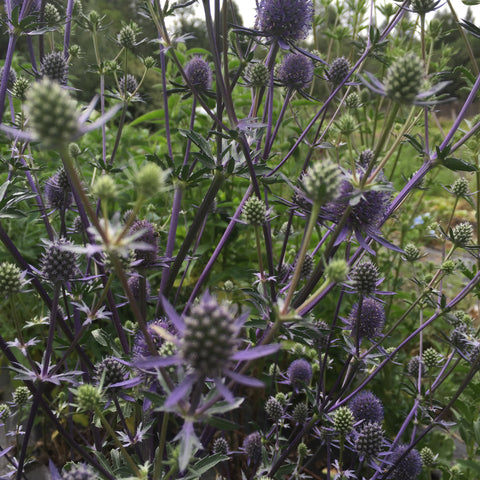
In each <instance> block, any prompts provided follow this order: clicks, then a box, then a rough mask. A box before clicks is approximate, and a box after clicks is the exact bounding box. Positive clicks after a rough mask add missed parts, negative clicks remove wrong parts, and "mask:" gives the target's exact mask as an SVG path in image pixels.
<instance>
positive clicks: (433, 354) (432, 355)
mask: <svg viewBox="0 0 480 480" xmlns="http://www.w3.org/2000/svg"><path fill="white" fill-rule="evenodd" d="M422 357H423V363H425V366H426V367H427V368H428V369H430V368H435V367H438V364H439V363H440V359H441V355H440V354H439V353H438V352H437V351H436V350H435V349H434V348H433V347H430V348H427V349H426V350H425V351H424V352H423V355H422Z"/></svg>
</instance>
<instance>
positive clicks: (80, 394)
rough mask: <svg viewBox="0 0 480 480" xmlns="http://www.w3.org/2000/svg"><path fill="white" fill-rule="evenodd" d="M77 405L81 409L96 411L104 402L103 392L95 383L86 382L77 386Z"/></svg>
mask: <svg viewBox="0 0 480 480" xmlns="http://www.w3.org/2000/svg"><path fill="white" fill-rule="evenodd" d="M76 393H77V405H78V407H79V408H80V410H84V411H87V412H94V411H95V410H96V409H97V408H99V407H100V405H101V402H102V393H101V392H100V390H99V389H98V388H97V387H95V386H94V385H90V384H89V383H84V384H83V385H80V386H79V387H78V388H77V392H76Z"/></svg>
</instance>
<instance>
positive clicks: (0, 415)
mask: <svg viewBox="0 0 480 480" xmlns="http://www.w3.org/2000/svg"><path fill="white" fill-rule="evenodd" d="M11 414H12V411H11V409H10V407H9V406H8V405H7V404H6V403H0V420H1V421H2V422H5V421H6V420H7V419H8V418H9V417H10V415H11Z"/></svg>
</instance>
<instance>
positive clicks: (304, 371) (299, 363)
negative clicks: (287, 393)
mask: <svg viewBox="0 0 480 480" xmlns="http://www.w3.org/2000/svg"><path fill="white" fill-rule="evenodd" d="M287 375H288V379H289V381H290V384H291V385H292V386H293V387H295V388H298V387H301V386H302V385H308V384H309V383H310V380H311V379H312V366H311V365H310V362H308V361H307V360H305V359H303V358H301V359H299V360H294V361H293V362H292V363H291V364H290V366H289V367H288V371H287Z"/></svg>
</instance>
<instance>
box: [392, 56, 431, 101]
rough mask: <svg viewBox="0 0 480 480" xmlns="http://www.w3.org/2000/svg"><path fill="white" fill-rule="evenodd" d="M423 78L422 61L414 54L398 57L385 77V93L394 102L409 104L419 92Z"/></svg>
mask: <svg viewBox="0 0 480 480" xmlns="http://www.w3.org/2000/svg"><path fill="white" fill-rule="evenodd" d="M423 78H424V66H423V63H422V60H421V59H420V58H419V57H418V56H417V55H415V54H414V53H411V52H409V53H407V54H406V55H402V56H400V57H398V58H397V59H396V60H395V62H394V63H393V64H392V65H391V66H390V68H389V69H388V70H387V73H386V75H385V81H384V86H385V93H386V95H387V97H389V98H391V99H392V100H394V101H395V102H398V103H405V104H410V103H412V102H413V101H414V100H415V97H416V96H417V94H418V93H419V92H420V89H421V87H422V83H423Z"/></svg>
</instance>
